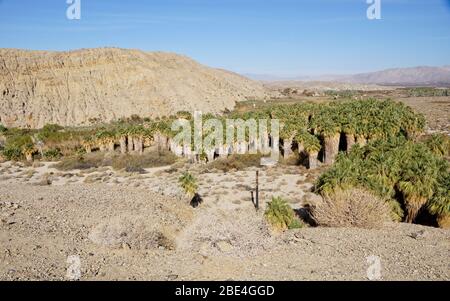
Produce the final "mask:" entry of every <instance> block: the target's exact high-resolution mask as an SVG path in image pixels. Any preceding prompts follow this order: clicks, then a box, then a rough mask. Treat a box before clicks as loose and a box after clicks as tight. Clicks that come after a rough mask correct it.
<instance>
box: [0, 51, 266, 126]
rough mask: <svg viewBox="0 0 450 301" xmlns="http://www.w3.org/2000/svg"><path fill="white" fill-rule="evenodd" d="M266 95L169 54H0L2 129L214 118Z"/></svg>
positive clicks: (241, 79) (240, 79)
mask: <svg viewBox="0 0 450 301" xmlns="http://www.w3.org/2000/svg"><path fill="white" fill-rule="evenodd" d="M265 96H266V90H265V89H264V88H263V86H262V85H261V84H259V83H256V82H253V81H251V80H249V79H247V78H245V77H242V76H239V75H237V74H234V73H231V72H227V71H224V70H218V69H213V68H208V67H205V66H203V65H200V64H199V63H197V62H195V61H193V60H191V59H189V58H187V57H184V56H180V55H176V54H169V53H160V52H151V53H150V52H143V51H138V50H125V49H115V48H102V49H83V50H77V51H71V52H47V51H25V50H16V49H0V123H3V124H4V125H6V126H9V127H13V126H14V127H30V128H39V127H42V126H43V125H45V124H46V123H57V124H60V125H65V126H78V125H89V124H91V123H93V122H96V121H111V120H116V119H119V118H122V117H125V118H126V117H130V116H132V115H135V114H137V115H139V116H141V117H157V116H163V115H169V114H172V113H175V112H177V111H191V112H192V111H194V110H201V111H203V112H213V113H219V112H222V111H224V110H226V109H232V108H233V107H234V106H235V104H236V102H239V101H244V100H246V99H248V98H263V97H265Z"/></svg>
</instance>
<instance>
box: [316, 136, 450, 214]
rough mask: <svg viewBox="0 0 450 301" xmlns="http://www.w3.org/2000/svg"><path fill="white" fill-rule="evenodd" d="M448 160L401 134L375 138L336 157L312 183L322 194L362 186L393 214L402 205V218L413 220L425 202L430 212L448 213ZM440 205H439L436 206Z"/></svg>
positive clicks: (400, 211)
mask: <svg viewBox="0 0 450 301" xmlns="http://www.w3.org/2000/svg"><path fill="white" fill-rule="evenodd" d="M449 172H450V165H449V163H448V162H447V161H446V160H445V159H444V158H443V157H441V156H439V155H436V154H435V153H433V151H432V150H430V149H429V148H428V147H427V145H426V144H423V143H415V142H413V141H411V140H407V139H406V138H404V137H393V138H390V139H387V140H375V141H372V142H370V143H369V144H368V145H367V146H365V147H362V148H353V149H352V151H351V152H350V153H348V154H341V155H339V156H338V159H337V162H336V164H335V165H334V166H333V167H332V168H331V169H330V170H328V171H327V172H325V173H324V174H323V175H322V176H321V177H320V178H319V180H318V182H317V183H316V189H317V191H318V192H320V193H322V194H330V193H333V191H336V190H337V189H343V190H345V189H349V188H352V187H357V186H363V187H365V188H367V189H369V190H370V191H373V192H374V193H375V194H376V195H378V196H380V197H381V198H382V199H383V200H385V201H387V202H389V203H392V207H393V208H396V211H397V215H400V216H401V215H402V213H403V212H402V211H403V210H400V208H404V210H405V213H406V221H407V222H413V221H414V220H415V218H416V217H417V215H418V213H419V211H420V210H421V209H422V207H424V205H426V204H427V203H428V206H427V208H435V209H437V208H440V209H439V210H431V213H432V214H433V213H438V212H439V214H448V213H450V211H448V206H447V205H448V203H450V199H448V194H446V193H445V191H448V190H449V186H448V181H447V180H445V179H447V177H448V174H449ZM438 204H441V205H438ZM442 204H444V206H442Z"/></svg>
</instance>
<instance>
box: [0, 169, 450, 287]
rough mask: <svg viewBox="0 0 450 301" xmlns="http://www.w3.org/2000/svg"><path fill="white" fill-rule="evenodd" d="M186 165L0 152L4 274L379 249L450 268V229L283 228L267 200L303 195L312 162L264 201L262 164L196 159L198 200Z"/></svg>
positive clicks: (316, 257)
mask: <svg viewBox="0 0 450 301" xmlns="http://www.w3.org/2000/svg"><path fill="white" fill-rule="evenodd" d="M182 171H183V168H181V169H179V170H175V169H173V168H170V167H164V168H157V169H149V170H146V173H145V174H128V173H124V172H115V171H113V170H111V169H109V168H101V169H93V170H88V171H71V172H59V171H56V170H54V169H53V168H51V163H44V164H43V165H42V166H39V167H38V166H35V167H26V166H24V165H22V164H12V163H9V162H7V163H3V164H0V220H1V221H0V280H57V279H61V280H67V279H68V277H67V276H68V274H67V273H68V269H69V271H70V270H71V268H73V267H74V266H73V264H74V261H73V257H71V256H75V258H79V260H80V269H81V280H229V279H233V280H367V279H368V274H367V271H368V269H369V267H370V266H371V264H372V263H373V262H370V261H368V257H370V256H377V257H378V258H379V259H380V263H381V277H382V279H383V280H449V279H450V269H449V261H448V258H449V254H450V253H449V251H450V231H449V230H442V229H435V228H428V227H423V226H417V225H407V224H388V225H386V226H385V228H383V229H381V230H360V229H326V228H304V229H300V230H292V231H288V232H285V233H272V232H271V231H270V230H269V229H268V227H267V225H266V224H265V221H264V218H263V210H264V206H265V204H266V202H267V201H269V200H270V197H271V196H272V195H280V196H283V197H285V198H286V199H288V200H289V201H290V203H291V204H292V206H293V207H294V208H298V207H300V206H301V203H302V200H304V198H305V197H308V195H309V190H310V188H311V186H312V184H311V178H313V177H314V176H315V175H311V174H309V173H308V171H306V170H304V169H302V168H299V167H277V168H274V169H267V170H262V171H261V178H260V182H261V189H262V196H261V199H262V210H260V211H259V212H256V210H255V209H254V207H253V204H252V203H251V198H250V194H249V190H250V189H251V187H253V185H254V175H255V170H254V169H249V170H246V171H240V172H237V171H234V172H229V173H226V174H225V173H223V172H219V171H216V170H205V169H204V168H201V167H196V168H192V169H191V170H190V172H192V173H193V174H194V175H195V176H196V177H197V178H198V179H199V180H200V182H199V184H200V193H201V194H202V195H203V196H204V199H205V202H204V204H202V206H201V207H200V208H198V209H192V208H191V207H189V206H188V201H189V200H188V199H186V198H185V197H184V196H183V193H182V192H181V190H180V189H179V187H178V183H177V179H178V177H179V175H180V173H181V172H182ZM71 259H72V260H71ZM70 275H73V274H72V273H69V276H70Z"/></svg>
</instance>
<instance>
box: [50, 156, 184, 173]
mask: <svg viewBox="0 0 450 301" xmlns="http://www.w3.org/2000/svg"><path fill="white" fill-rule="evenodd" d="M175 160H176V157H175V155H173V154H172V153H169V152H161V153H159V152H151V153H145V154H144V155H112V156H111V155H108V154H104V153H98V152H97V153H90V154H80V155H76V156H71V157H65V158H63V159H62V160H61V162H59V163H58V164H55V165H54V167H55V168H57V169H59V170H64V171H68V170H74V169H89V168H98V167H104V166H111V167H113V168H114V169H116V170H125V171H127V172H139V173H141V172H144V168H151V167H160V166H167V165H170V164H172V163H174V162H175Z"/></svg>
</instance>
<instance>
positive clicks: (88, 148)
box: [84, 145, 92, 154]
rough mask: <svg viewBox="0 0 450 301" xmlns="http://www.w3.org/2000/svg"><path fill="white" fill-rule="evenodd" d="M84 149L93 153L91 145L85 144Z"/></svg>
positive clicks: (87, 152)
mask: <svg viewBox="0 0 450 301" xmlns="http://www.w3.org/2000/svg"><path fill="white" fill-rule="evenodd" d="M84 150H85V151H86V154H90V153H92V147H91V146H90V145H85V146H84Z"/></svg>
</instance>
